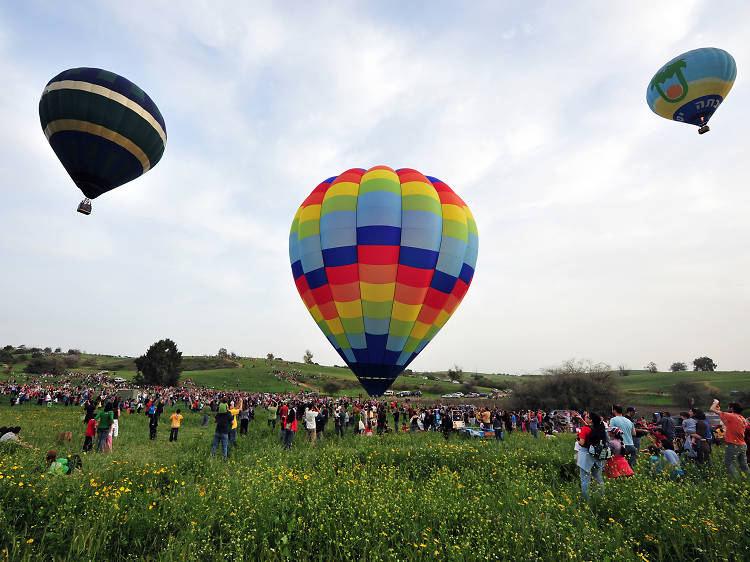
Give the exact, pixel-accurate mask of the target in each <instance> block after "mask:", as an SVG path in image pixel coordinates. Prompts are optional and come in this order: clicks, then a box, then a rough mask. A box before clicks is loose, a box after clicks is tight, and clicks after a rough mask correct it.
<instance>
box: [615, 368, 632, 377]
mask: <svg viewBox="0 0 750 562" xmlns="http://www.w3.org/2000/svg"><path fill="white" fill-rule="evenodd" d="M617 372H618V373H620V376H621V377H627V376H630V369H628V368H627V367H626V366H625V365H618V366H617Z"/></svg>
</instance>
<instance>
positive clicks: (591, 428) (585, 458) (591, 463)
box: [576, 412, 608, 498]
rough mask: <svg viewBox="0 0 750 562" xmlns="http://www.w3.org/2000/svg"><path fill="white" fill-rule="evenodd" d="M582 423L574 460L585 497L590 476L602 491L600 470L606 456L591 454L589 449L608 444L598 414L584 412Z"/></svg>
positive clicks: (604, 429)
mask: <svg viewBox="0 0 750 562" xmlns="http://www.w3.org/2000/svg"><path fill="white" fill-rule="evenodd" d="M584 424H585V425H584V426H583V427H581V430H580V432H579V433H578V445H579V451H578V460H577V461H576V462H577V464H578V468H579V470H580V473H581V492H582V493H583V496H584V497H585V498H588V497H589V488H590V487H591V479H592V478H593V479H594V480H596V482H597V484H598V485H599V486H598V487H599V491H600V492H603V491H604V479H603V478H602V470H603V469H604V465H605V462H606V458H604V459H602V458H600V457H601V455H599V454H591V452H590V450H591V449H593V450H594V451H595V452H596V451H599V450H603V449H604V447H607V446H608V445H607V441H608V439H607V430H606V428H605V427H604V423H603V422H602V418H601V416H599V414H597V413H595V412H591V413H588V414H585V415H584ZM588 424H590V425H588Z"/></svg>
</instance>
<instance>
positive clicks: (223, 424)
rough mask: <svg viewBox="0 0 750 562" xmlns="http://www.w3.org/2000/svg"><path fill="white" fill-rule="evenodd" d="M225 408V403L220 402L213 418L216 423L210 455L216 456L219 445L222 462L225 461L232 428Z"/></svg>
mask: <svg viewBox="0 0 750 562" xmlns="http://www.w3.org/2000/svg"><path fill="white" fill-rule="evenodd" d="M227 410H228V408H227V403H226V402H222V403H221V404H219V410H218V413H217V414H216V416H215V417H214V422H215V423H216V432H215V433H214V442H213V445H211V454H212V455H215V454H216V448H217V447H218V446H219V443H221V451H222V453H223V454H224V460H227V455H228V448H229V430H230V429H231V427H232V414H230V413H229V412H228V411H227Z"/></svg>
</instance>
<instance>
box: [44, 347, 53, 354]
mask: <svg viewBox="0 0 750 562" xmlns="http://www.w3.org/2000/svg"><path fill="white" fill-rule="evenodd" d="M42 351H44V353H52V348H51V347H45V348H44V349H43V350H42Z"/></svg>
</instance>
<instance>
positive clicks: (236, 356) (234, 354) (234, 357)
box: [229, 351, 240, 361]
mask: <svg viewBox="0 0 750 562" xmlns="http://www.w3.org/2000/svg"><path fill="white" fill-rule="evenodd" d="M239 358H240V356H239V355H237V354H236V353H235V352H234V351H230V352H229V359H231V360H232V361H237V360H238V359H239Z"/></svg>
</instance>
